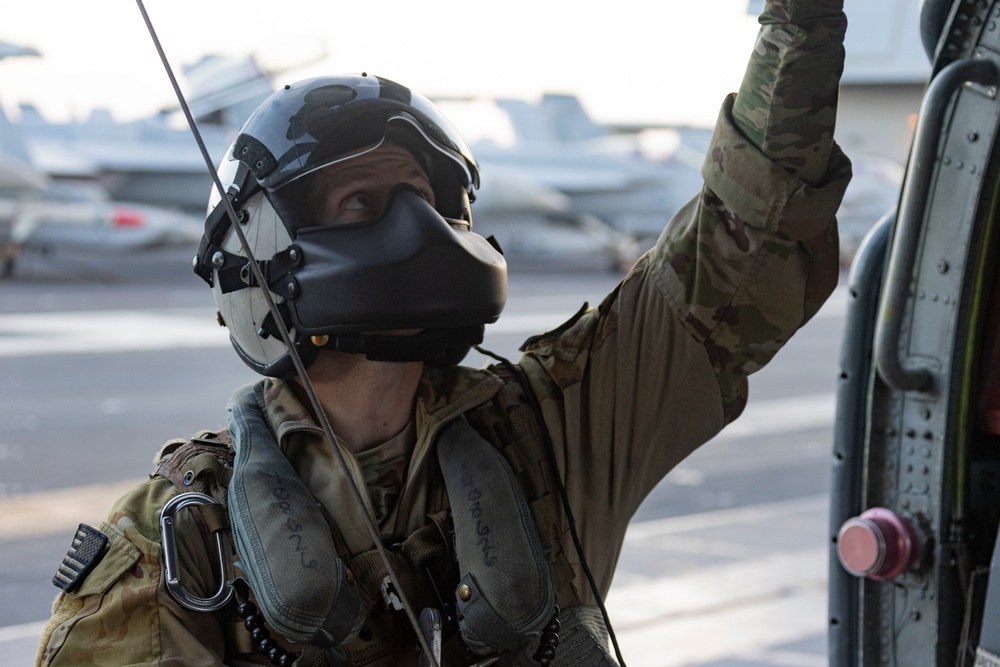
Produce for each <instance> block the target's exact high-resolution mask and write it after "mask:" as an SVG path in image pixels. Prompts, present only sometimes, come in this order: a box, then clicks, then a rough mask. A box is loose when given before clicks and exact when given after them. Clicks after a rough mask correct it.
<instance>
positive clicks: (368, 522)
mask: <svg viewBox="0 0 1000 667" xmlns="http://www.w3.org/2000/svg"><path fill="white" fill-rule="evenodd" d="M136 4H137V5H138V6H139V11H140V12H141V13H142V19H143V21H145V23H146V29H147V30H148V31H149V36H150V37H151V38H152V40H153V45H154V46H155V47H156V52H157V53H158V54H159V56H160V62H162V63H163V68H164V69H165V70H166V72H167V77H168V78H169V79H170V85H171V86H172V87H173V89H174V94H175V95H176V96H177V101H178V103H179V104H180V106H181V110H182V111H183V112H184V117H185V118H186V119H187V123H188V126H189V127H190V128H191V133H192V134H194V138H195V141H196V142H197V143H198V148H199V149H200V150H201V155H202V158H204V160H205V165H206V166H207V167H208V172H209V174H211V176H212V181H213V182H214V183H215V188H216V190H218V192H219V196H220V197H221V198H222V201H221V204H222V205H223V206H225V207H226V214H227V215H229V218H230V220H236V211H235V210H234V209H233V203H232V201H230V199H229V197H227V196H226V190H225V188H224V187H223V186H222V181H221V180H219V175H218V173H216V170H215V165H214V164H213V163H212V158H211V156H210V155H209V154H208V149H207V148H206V147H205V142H204V140H203V139H202V136H201V131H200V130H199V129H198V124H197V123H196V122H195V120H194V116H192V115H191V109H190V108H189V107H188V104H187V100H186V99H185V98H184V93H183V92H182V91H181V88H180V85H179V84H178V83H177V78H176V77H175V76H174V71H173V68H172V67H171V66H170V61H169V60H167V55H166V53H164V51H163V47H162V46H161V44H160V39H159V37H157V35H156V30H155V29H154V28H153V23H152V21H150V18H149V15H148V14H147V13H146V7H145V5H144V4H143V0H136ZM232 227H233V230H234V231H235V232H236V235H237V237H239V240H240V245H241V246H242V248H243V252H244V253H245V254H246V256H247V259H248V260H249V261H248V263H247V264H248V266H249V267H250V270H251V271H252V272H253V275H254V278H255V279H256V280H257V284H258V285H260V286H261V288H260V289H261V292H262V293H263V294H264V299H265V301H266V303H267V307H268V309H269V310H270V311H271V314H272V316H273V318H274V321H275V323H276V324H277V327H278V331H279V332H280V334H281V340H282V342H284V344H285V347H286V348H287V349H288V354H289V356H290V357H291V359H292V364H293V365H294V366H295V371H296V372H297V373H298V376H299V377H300V378H301V379H302V384H303V387H304V388H305V391H306V395H307V396H308V397H309V402H310V404H311V405H312V408H313V412H314V413H315V414H316V416H317V419H318V420H319V422H320V427H321V428H322V429H323V434H324V435H325V436H326V438H327V440H328V441H329V442H330V446H331V447H332V448H333V449H334V451H336V452H337V458H338V459H339V461H340V465H341V466H343V468H344V469H345V470H347V469H348V467H347V461H346V460H345V459H344V453H343V452H342V451H341V450H340V447H339V446H338V445H337V439H336V436H334V434H333V428H332V427H331V426H330V421H329V419H328V418H327V416H326V412H325V411H324V410H323V407H322V406H321V405H320V402H319V398H318V397H317V396H316V392H315V390H314V389H313V386H312V382H311V381H310V380H309V376H308V375H307V374H306V368H305V365H304V364H303V363H302V359H301V357H299V353H298V350H296V349H295V346H294V345H293V344H292V339H291V335H290V334H289V332H288V327H287V326H286V325H285V320H284V318H283V317H282V316H281V313H280V312H279V311H278V307H277V306H276V305H275V303H274V299H273V298H272V296H271V292H270V290H269V289H267V287H266V286H267V280H266V279H265V278H264V274H263V272H262V271H261V269H260V266H259V265H258V263H257V259H256V258H255V257H254V256H253V252H252V251H251V250H250V244H249V243H248V242H247V239H246V236H245V235H244V234H243V230H242V229H240V226H239V225H233V226H232ZM346 477H347V479H348V480H349V481H350V485H351V490H352V491H353V492H354V496H355V499H356V500H357V501H358V503H359V504H360V505H361V506H362V507H364V497H363V496H362V495H361V490H360V489H359V488H358V485H357V484H356V483H355V481H354V477H353V476H351V475H347V476H346ZM363 514H364V521H363V523H364V525H365V528H366V529H367V530H368V534H369V537H370V538H371V540H372V542H373V543H374V544H375V550H376V551H377V552H378V555H379V558H381V560H382V564H383V565H384V566H385V568H386V572H387V573H388V575H389V580H390V581H391V582H392V584H393V586H395V587H396V593H397V595H398V596H399V599H400V603H401V604H402V605H403V610H404V611H405V612H406V616H407V618H408V619H409V621H410V625H411V626H412V627H413V630H414V634H415V635H416V636H417V642H418V643H419V644H420V650H421V651H423V653H424V656H426V657H427V659H428V661H429V662H430V663H431V664H432V665H434V667H438V664H437V661H436V660H435V659H434V653H433V652H432V651H431V648H430V645H429V644H428V642H427V638H426V637H425V636H424V633H423V632H422V631H421V629H420V624H419V623H418V622H417V617H416V615H415V614H414V613H413V608H412V607H411V606H410V603H409V600H407V599H406V595H405V593H404V592H403V587H402V585H401V584H400V581H399V578H398V576H397V575H396V572H395V570H393V568H392V563H391V562H390V560H389V555H388V552H387V551H386V549H385V545H383V544H382V537H381V536H380V535H379V531H378V526H376V525H375V521H374V519H372V517H371V516H370V515H369V514H368V513H367V512H363Z"/></svg>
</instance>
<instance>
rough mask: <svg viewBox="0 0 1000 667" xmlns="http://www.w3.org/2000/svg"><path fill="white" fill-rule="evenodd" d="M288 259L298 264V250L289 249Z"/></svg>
mask: <svg viewBox="0 0 1000 667" xmlns="http://www.w3.org/2000/svg"><path fill="white" fill-rule="evenodd" d="M288 259H290V260H292V261H293V262H298V261H299V249H298V248H289V249H288Z"/></svg>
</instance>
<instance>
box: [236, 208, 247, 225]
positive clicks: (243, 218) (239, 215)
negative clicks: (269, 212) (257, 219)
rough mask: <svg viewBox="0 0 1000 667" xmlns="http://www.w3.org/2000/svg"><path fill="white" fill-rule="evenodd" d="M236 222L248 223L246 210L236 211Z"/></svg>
mask: <svg viewBox="0 0 1000 667" xmlns="http://www.w3.org/2000/svg"><path fill="white" fill-rule="evenodd" d="M236 222H238V223H240V224H241V225H245V224H247V212H246V211H237V212H236Z"/></svg>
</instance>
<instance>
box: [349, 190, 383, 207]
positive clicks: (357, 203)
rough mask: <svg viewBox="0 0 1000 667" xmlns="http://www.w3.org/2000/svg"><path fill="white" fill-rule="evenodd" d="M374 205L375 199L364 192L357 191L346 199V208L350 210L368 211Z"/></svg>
mask: <svg viewBox="0 0 1000 667" xmlns="http://www.w3.org/2000/svg"><path fill="white" fill-rule="evenodd" d="M374 206H375V201H374V200H373V199H372V198H371V197H369V196H368V195H366V194H365V193H363V192H356V193H355V194H353V195H351V196H350V197H348V198H347V199H345V200H344V209H345V210H348V211H367V210H369V209H371V208H374Z"/></svg>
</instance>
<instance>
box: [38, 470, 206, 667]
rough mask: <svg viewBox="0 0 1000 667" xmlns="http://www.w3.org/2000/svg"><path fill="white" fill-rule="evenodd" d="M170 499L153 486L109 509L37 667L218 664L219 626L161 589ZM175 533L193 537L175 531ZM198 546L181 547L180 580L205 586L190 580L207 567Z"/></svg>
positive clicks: (61, 598)
mask: <svg viewBox="0 0 1000 667" xmlns="http://www.w3.org/2000/svg"><path fill="white" fill-rule="evenodd" d="M175 493H176V490H175V489H174V487H173V486H172V485H171V484H170V483H169V482H167V481H166V480H163V479H157V480H153V481H149V482H146V483H144V484H141V485H139V486H138V487H136V488H135V489H134V490H132V491H131V492H129V493H128V494H126V495H125V496H123V497H122V498H121V499H120V500H119V501H118V502H117V503H116V504H115V506H114V508H113V509H112V511H111V513H110V515H109V517H108V520H107V521H106V522H105V523H104V524H102V525H101V529H100V532H101V533H103V534H104V535H106V536H107V537H108V542H107V547H106V549H105V551H104V553H103V555H102V557H101V559H100V561H99V562H98V563H96V566H95V567H94V568H93V569H92V570H91V571H90V572H89V573H88V574H87V575H86V578H85V579H82V580H81V581H79V582H77V583H76V584H75V585H74V586H72V587H70V591H69V592H67V591H61V592H60V593H59V595H58V597H57V598H56V601H55V604H54V605H53V612H52V617H51V618H50V619H49V622H48V624H47V625H46V627H45V629H44V631H43V633H42V637H41V643H40V646H39V650H38V655H37V657H36V665H39V666H40V667H48V666H50V665H51V666H53V667H55V666H57V665H160V664H177V665H187V666H191V667H194V666H198V667H208V666H216V665H221V664H222V661H223V655H224V651H225V642H224V639H223V636H222V631H221V628H220V625H219V623H218V622H216V621H215V620H214V618H210V615H209V614H205V613H195V612H191V611H188V610H186V609H184V608H182V607H180V606H179V605H178V604H177V603H176V602H175V601H174V600H173V599H172V598H171V597H170V595H169V593H167V592H166V589H165V588H164V585H163V564H162V558H161V554H162V549H161V545H160V538H159V513H160V509H162V507H163V506H164V505H165V504H166V502H167V500H169V498H170V497H171V496H172V495H174V494H175ZM179 516H180V515H179ZM189 528H193V529H194V531H197V528H195V527H194V526H193V525H192V526H190V527H189ZM178 531H179V532H182V533H183V534H189V533H191V532H192V531H191V530H183V528H182V527H181V526H180V525H178ZM199 546H200V545H198V544H195V543H192V542H190V541H188V542H182V543H181V545H180V549H181V560H182V562H184V563H187V564H189V565H188V567H186V568H185V570H184V573H183V575H184V576H186V577H189V578H187V579H185V581H190V582H192V585H193V586H196V587H203V586H204V585H205V584H204V582H201V581H199V580H198V575H197V574H196V573H197V572H198V571H209V572H210V571H211V565H210V563H209V562H208V556H207V552H206V551H205V550H204V549H201V548H199Z"/></svg>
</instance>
